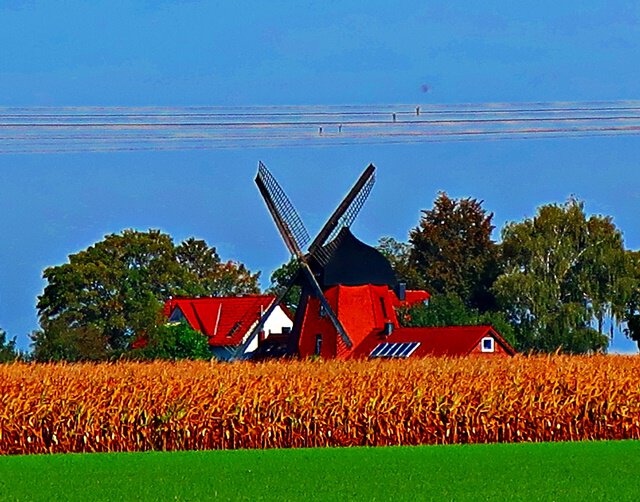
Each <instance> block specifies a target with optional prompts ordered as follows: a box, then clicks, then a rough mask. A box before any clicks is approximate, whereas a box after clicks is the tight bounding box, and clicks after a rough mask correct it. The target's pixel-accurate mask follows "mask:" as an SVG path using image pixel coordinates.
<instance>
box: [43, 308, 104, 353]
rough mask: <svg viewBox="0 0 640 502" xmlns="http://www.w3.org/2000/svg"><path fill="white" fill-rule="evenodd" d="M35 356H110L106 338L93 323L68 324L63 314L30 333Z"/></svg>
mask: <svg viewBox="0 0 640 502" xmlns="http://www.w3.org/2000/svg"><path fill="white" fill-rule="evenodd" d="M31 341H32V344H33V353H32V357H33V359H34V360H36V361H39V362H58V361H68V362H78V361H100V360H103V359H106V358H107V357H108V356H109V352H108V350H107V340H106V338H105V336H104V335H103V333H102V331H101V330H100V329H99V328H98V327H96V326H94V325H92V324H87V325H84V326H69V325H68V324H67V323H66V321H65V319H64V318H60V319H54V320H53V321H51V322H50V323H49V324H48V326H47V329H46V330H44V329H40V330H37V331H34V332H33V333H32V334H31Z"/></svg>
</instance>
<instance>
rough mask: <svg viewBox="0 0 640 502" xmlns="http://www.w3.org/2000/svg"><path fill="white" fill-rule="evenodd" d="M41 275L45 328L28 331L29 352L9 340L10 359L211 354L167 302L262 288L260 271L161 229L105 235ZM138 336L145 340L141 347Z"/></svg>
mask: <svg viewBox="0 0 640 502" xmlns="http://www.w3.org/2000/svg"><path fill="white" fill-rule="evenodd" d="M43 277H44V279H45V280H46V281H47V284H46V287H45V288H44V291H43V293H42V295H40V296H39V297H38V303H37V309H38V317H39V321H40V329H38V330H36V331H34V332H33V333H31V335H30V338H31V342H32V343H31V347H32V351H31V353H29V354H18V353H17V352H16V350H15V339H14V340H12V341H9V342H8V344H10V346H9V345H8V344H7V343H4V346H5V351H6V352H7V355H6V359H10V358H11V357H13V358H15V357H21V358H27V359H31V360H35V361H100V360H107V359H115V358H121V357H130V358H143V359H156V358H162V359H179V358H192V359H193V358H209V357H210V354H209V351H208V342H207V339H206V338H205V337H204V336H202V335H201V334H200V333H198V332H196V331H194V330H192V329H190V328H188V327H187V326H166V325H165V321H164V319H163V318H162V307H163V305H164V302H165V300H166V299H167V298H169V297H170V296H226V295H239V294H249V293H259V292H260V287H259V277H260V274H259V273H253V272H251V271H250V270H248V269H247V268H246V267H245V266H244V265H243V264H241V263H238V262H235V261H223V260H221V258H220V256H219V255H218V253H217V251H216V249H215V248H214V247H210V246H209V245H208V244H207V243H206V242H205V241H203V240H197V239H194V238H190V239H187V240H185V241H183V242H181V243H179V244H175V243H174V241H173V239H172V238H171V236H169V235H167V234H165V233H162V232H160V231H159V230H149V231H147V232H139V231H135V230H125V231H123V232H122V233H120V234H112V235H108V236H106V237H105V238H104V239H103V240H102V241H100V242H97V243H96V244H94V245H93V246H90V247H89V248H88V249H86V250H84V251H80V252H79V253H76V254H72V255H70V256H69V261H68V262H67V263H65V264H63V265H57V266H54V267H49V268H47V269H45V270H44V272H43ZM2 340H3V338H0V342H1V341H2ZM140 340H144V343H143V344H140V345H138V346H136V343H135V342H136V341H140ZM2 347H3V344H2V343H0V357H2V354H3V353H4V352H3V349H2Z"/></svg>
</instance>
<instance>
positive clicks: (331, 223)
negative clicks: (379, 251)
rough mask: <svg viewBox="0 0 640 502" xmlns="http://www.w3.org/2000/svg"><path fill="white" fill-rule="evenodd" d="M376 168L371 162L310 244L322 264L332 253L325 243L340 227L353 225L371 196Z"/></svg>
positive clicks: (310, 251)
mask: <svg viewBox="0 0 640 502" xmlns="http://www.w3.org/2000/svg"><path fill="white" fill-rule="evenodd" d="M375 170H376V168H375V166H374V165H373V164H369V166H368V167H367V168H366V169H365V170H364V172H363V173H362V174H361V175H360V177H359V178H358V181H356V183H355V184H354V185H353V187H352V188H351V190H350V191H349V193H348V194H347V195H346V196H345V198H344V199H343V200H342V202H341V203H340V205H339V206H338V207H337V208H336V210H335V211H334V212H333V214H332V215H331V217H330V218H329V219H328V220H327V222H326V223H325V225H324V227H322V230H320V232H319V233H318V235H317V237H316V238H315V239H314V240H313V242H312V243H311V245H310V246H309V253H310V254H313V255H314V257H315V258H316V259H317V260H318V261H319V262H320V263H321V264H324V263H325V262H326V261H327V260H328V259H329V256H330V254H331V250H330V249H327V248H323V247H322V246H324V245H325V243H331V242H332V241H333V240H334V239H335V238H336V236H337V235H338V233H339V232H340V229H342V228H343V227H350V226H351V224H352V223H353V222H354V220H355V219H356V216H358V213H359V212H360V209H362V206H363V205H364V203H365V201H366V200H367V197H369V193H371V189H372V188H373V185H374V183H375V181H376V177H375Z"/></svg>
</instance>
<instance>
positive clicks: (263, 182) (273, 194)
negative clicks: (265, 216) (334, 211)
mask: <svg viewBox="0 0 640 502" xmlns="http://www.w3.org/2000/svg"><path fill="white" fill-rule="evenodd" d="M256 185H258V190H260V193H261V194H262V197H263V198H264V200H265V203H266V204H267V208H268V209H269V212H270V213H271V216H272V217H273V220H274V221H275V223H276V226H277V227H278V230H279V231H280V234H281V235H282V238H283V239H284V242H285V244H286V246H287V248H288V249H289V251H290V252H291V254H292V255H294V256H297V257H300V256H302V249H303V248H304V247H305V246H306V245H307V243H308V242H309V240H310V237H309V232H307V229H306V228H305V226H304V223H302V220H301V219H300V216H299V215H298V212H297V211H296V210H295V208H294V207H293V204H291V201H290V200H289V198H288V197H287V195H286V194H285V193H284V190H282V187H280V185H279V184H278V182H277V181H276V179H275V178H274V177H273V175H272V174H271V173H270V172H269V170H268V169H267V167H266V166H265V165H264V164H263V163H262V162H260V163H259V164H258V174H257V176H256Z"/></svg>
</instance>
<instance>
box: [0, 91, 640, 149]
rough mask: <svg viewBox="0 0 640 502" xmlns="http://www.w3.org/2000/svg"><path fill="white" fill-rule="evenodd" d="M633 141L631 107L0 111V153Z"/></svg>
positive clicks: (636, 107)
mask: <svg viewBox="0 0 640 502" xmlns="http://www.w3.org/2000/svg"><path fill="white" fill-rule="evenodd" d="M319 131H321V132H319ZM637 134H640V101H594V102H582V103H575V102H573V103H558V102H555V103H484V104H463V105H458V104H456V105H446V104H445V105H417V106H416V105H406V104H405V105H397V104H396V105H341V106H323V105H310V106H266V107H265V106H262V107H259V106H256V107H149V108H140V107H112V108H107V107H59V108H42V107H34V108H28V107H27V108H16V107H12V108H0V153H63V152H82V151H96V152H98V151H134V150H181V149H185V150H188V149H216V148H276V147H301V146H342V145H365V144H403V143H407V144H408V143H417V142H445V141H480V140H494V141H495V140H505V139H533V138H543V137H588V136H612V135H637Z"/></svg>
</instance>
